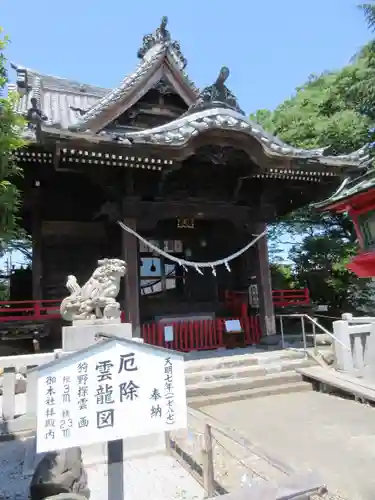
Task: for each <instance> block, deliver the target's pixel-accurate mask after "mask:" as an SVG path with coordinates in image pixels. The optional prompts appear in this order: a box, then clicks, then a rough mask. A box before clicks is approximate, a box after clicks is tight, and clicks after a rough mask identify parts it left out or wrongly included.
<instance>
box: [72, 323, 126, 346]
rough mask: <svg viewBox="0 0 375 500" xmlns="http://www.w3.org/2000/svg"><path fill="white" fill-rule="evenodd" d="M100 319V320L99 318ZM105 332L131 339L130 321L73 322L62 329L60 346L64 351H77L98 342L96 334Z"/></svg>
mask: <svg viewBox="0 0 375 500" xmlns="http://www.w3.org/2000/svg"><path fill="white" fill-rule="evenodd" d="M99 321H101V320H99ZM98 333H106V334H110V335H115V336H116V337H120V338H123V339H132V325H131V323H118V324H116V323H113V322H112V323H107V324H105V323H102V322H100V323H97V322H90V323H89V324H87V323H86V324H78V322H77V323H75V324H74V325H73V326H65V327H63V329H62V348H63V351H65V352H72V351H79V350H81V349H85V348H86V347H89V346H91V345H93V344H96V343H97V342H98V339H97V338H96V335H97V334H98Z"/></svg>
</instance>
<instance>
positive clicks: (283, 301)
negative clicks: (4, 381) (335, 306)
mask: <svg viewBox="0 0 375 500" xmlns="http://www.w3.org/2000/svg"><path fill="white" fill-rule="evenodd" d="M272 296H273V303H274V305H275V307H285V306H292V305H308V304H309V303H310V296H309V291H308V289H307V288H303V289H301V290H293V289H291V290H273V291H272ZM225 302H226V305H227V306H228V308H229V309H231V310H232V311H233V314H234V315H235V316H238V317H246V316H247V315H248V313H247V304H248V293H247V292H230V291H227V292H226V294H225ZM60 303H61V300H21V301H3V302H0V323H2V322H8V321H23V320H25V319H27V320H30V321H41V320H45V319H59V318H60V312H59V308H60ZM243 306H246V308H244V307H243ZM237 309H240V311H241V313H240V311H237ZM242 313H243V314H242Z"/></svg>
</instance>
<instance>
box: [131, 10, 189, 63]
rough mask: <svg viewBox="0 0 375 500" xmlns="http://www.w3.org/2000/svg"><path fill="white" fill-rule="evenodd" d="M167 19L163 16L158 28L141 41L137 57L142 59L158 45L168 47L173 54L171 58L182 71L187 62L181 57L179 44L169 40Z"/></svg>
mask: <svg viewBox="0 0 375 500" xmlns="http://www.w3.org/2000/svg"><path fill="white" fill-rule="evenodd" d="M167 24H168V17H167V16H163V17H162V19H161V22H160V25H159V27H158V28H157V29H156V30H155V31H154V33H151V34H149V35H145V36H144V37H143V41H142V47H141V48H140V49H139V50H138V52H137V56H138V57H139V59H144V57H145V55H146V54H147V52H148V51H149V50H150V49H152V48H153V47H155V46H156V45H158V44H160V45H163V46H164V47H169V48H170V49H171V52H172V54H173V57H174V59H175V61H176V62H177V64H178V65H179V66H180V68H181V69H184V68H185V67H186V65H187V60H186V59H185V57H184V56H183V55H182V52H181V47H180V43H179V42H177V41H172V40H171V34H170V32H169V31H168V30H167Z"/></svg>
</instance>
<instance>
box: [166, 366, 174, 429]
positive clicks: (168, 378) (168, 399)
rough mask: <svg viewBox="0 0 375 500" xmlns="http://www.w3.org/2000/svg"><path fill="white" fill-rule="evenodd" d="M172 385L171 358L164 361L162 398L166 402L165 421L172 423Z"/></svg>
mask: <svg viewBox="0 0 375 500" xmlns="http://www.w3.org/2000/svg"><path fill="white" fill-rule="evenodd" d="M174 397H175V395H174V386H173V366H172V360H171V358H165V361H164V399H165V402H166V407H167V408H166V415H165V423H166V424H169V425H173V424H174V423H175V422H176V413H175V409H174Z"/></svg>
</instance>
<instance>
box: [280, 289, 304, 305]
mask: <svg viewBox="0 0 375 500" xmlns="http://www.w3.org/2000/svg"><path fill="white" fill-rule="evenodd" d="M272 299H273V304H274V305H275V306H278V307H286V306H302V305H303V306H308V305H309V304H310V294H309V289H308V288H301V289H293V288H291V289H290V290H272Z"/></svg>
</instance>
